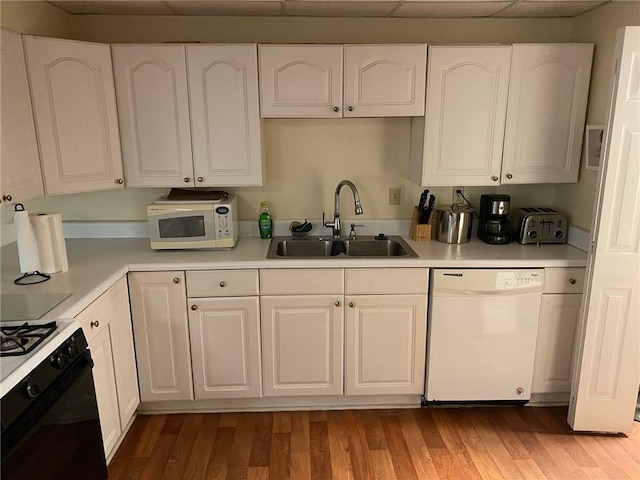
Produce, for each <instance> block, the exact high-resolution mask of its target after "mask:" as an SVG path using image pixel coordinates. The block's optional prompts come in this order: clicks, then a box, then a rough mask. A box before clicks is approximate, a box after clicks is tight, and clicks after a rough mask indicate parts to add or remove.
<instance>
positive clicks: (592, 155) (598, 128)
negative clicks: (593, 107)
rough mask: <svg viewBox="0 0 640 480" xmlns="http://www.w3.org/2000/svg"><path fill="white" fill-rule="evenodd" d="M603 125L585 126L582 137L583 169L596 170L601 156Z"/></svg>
mask: <svg viewBox="0 0 640 480" xmlns="http://www.w3.org/2000/svg"><path fill="white" fill-rule="evenodd" d="M603 137H604V125H587V131H586V132H585V135H584V152H585V153H584V168H586V169H587V170H598V169H599V168H600V157H601V156H602V139H603Z"/></svg>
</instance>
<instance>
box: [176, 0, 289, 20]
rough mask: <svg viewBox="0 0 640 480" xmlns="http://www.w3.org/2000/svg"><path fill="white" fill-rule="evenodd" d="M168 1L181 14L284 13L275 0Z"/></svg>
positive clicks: (248, 14)
mask: <svg viewBox="0 0 640 480" xmlns="http://www.w3.org/2000/svg"><path fill="white" fill-rule="evenodd" d="M166 3H167V4H169V6H170V7H171V8H172V9H173V10H175V11H176V13H178V14H180V15H203V16H204V15H211V16H215V15H220V16H241V15H245V16H273V15H281V13H282V4H281V3H280V2H277V1H273V0H242V1H238V0H215V1H211V2H202V1H191V0H185V1H176V0H172V1H169V2H166Z"/></svg>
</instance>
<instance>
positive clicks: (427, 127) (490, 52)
mask: <svg viewBox="0 0 640 480" xmlns="http://www.w3.org/2000/svg"><path fill="white" fill-rule="evenodd" d="M510 63H511V47H509V46H495V47H484V46H479V47H429V67H428V72H427V76H428V81H427V100H426V112H425V118H424V122H423V121H422V120H421V119H420V120H414V122H413V125H412V128H413V130H414V131H413V132H412V145H411V149H412V152H411V155H412V179H413V180H414V181H416V182H420V183H421V184H422V185H458V184H459V185H497V184H498V182H499V180H500V166H501V163H502V142H503V138H504V125H505V117H506V109H507V94H508V88H509V66H510ZM421 140H423V141H424V144H423V145H422V144H421ZM420 147H422V148H420Z"/></svg>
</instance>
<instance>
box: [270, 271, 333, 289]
mask: <svg viewBox="0 0 640 480" xmlns="http://www.w3.org/2000/svg"><path fill="white" fill-rule="evenodd" d="M343 284H344V270H342V269H341V268H329V269H324V268H305V269H273V270H260V293H261V294H262V295H336V294H342V293H344V287H343Z"/></svg>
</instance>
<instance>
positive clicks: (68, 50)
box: [24, 36, 124, 195]
mask: <svg viewBox="0 0 640 480" xmlns="http://www.w3.org/2000/svg"><path fill="white" fill-rule="evenodd" d="M24 44H25V50H26V55H27V70H28V72H29V79H30V82H31V98H32V100H33V109H34V114H35V121H36V126H37V130H38V143H39V147H40V154H41V156H42V169H43V174H44V184H45V191H46V194H47V195H52V194H62V193H74V192H87V191H92V190H105V189H110V188H121V187H122V186H123V182H124V181H123V178H122V157H121V154H120V139H119V135H118V117H117V113H116V99H115V90H114V87H113V72H112V68H111V50H110V49H109V45H100V44H96V43H86V42H75V41H71V40H59V39H53V38H41V37H28V36H27V37H24Z"/></svg>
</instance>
